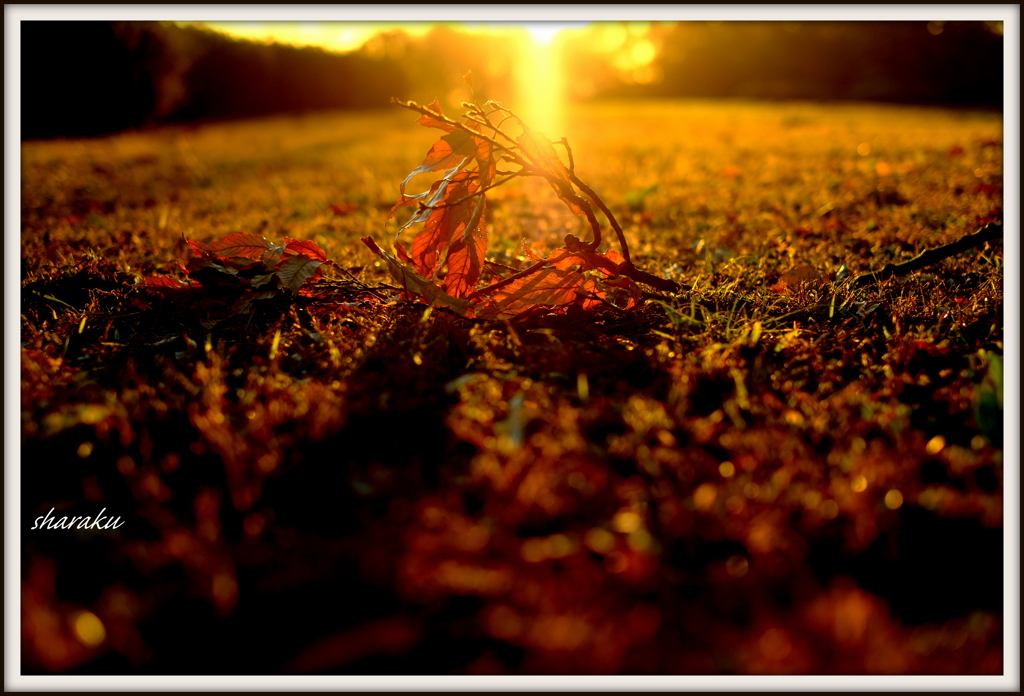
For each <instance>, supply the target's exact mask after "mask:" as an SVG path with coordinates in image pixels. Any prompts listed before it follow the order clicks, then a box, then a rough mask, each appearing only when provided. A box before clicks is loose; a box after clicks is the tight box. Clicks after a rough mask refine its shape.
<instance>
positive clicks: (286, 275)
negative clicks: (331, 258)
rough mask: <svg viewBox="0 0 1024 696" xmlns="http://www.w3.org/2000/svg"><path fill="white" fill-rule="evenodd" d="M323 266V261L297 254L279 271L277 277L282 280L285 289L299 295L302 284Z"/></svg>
mask: <svg viewBox="0 0 1024 696" xmlns="http://www.w3.org/2000/svg"><path fill="white" fill-rule="evenodd" d="M322 264H323V261H320V260H317V259H311V258H309V257H308V256H305V255H303V254H296V255H295V256H292V257H291V258H290V259H288V260H287V261H286V262H285V263H284V264H282V265H281V267H280V268H278V269H277V277H278V278H280V279H281V285H282V286H283V287H286V288H288V289H289V290H291V291H292V292H294V293H297V292H298V291H299V288H301V287H302V284H303V283H305V282H306V281H307V280H309V279H310V278H311V277H312V276H313V274H315V273H316V272H317V270H319V268H320V266H321V265H322Z"/></svg>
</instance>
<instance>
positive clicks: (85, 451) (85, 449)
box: [78, 441, 93, 459]
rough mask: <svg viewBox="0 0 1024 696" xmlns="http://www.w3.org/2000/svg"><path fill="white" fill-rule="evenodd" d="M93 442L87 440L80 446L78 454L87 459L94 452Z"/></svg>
mask: <svg viewBox="0 0 1024 696" xmlns="http://www.w3.org/2000/svg"><path fill="white" fill-rule="evenodd" d="M92 449H93V444H92V443H91V442H89V441H85V442H83V443H82V444H80V445H79V446H78V456H79V457H81V458H82V459H85V458H86V457H88V456H89V455H90V454H92Z"/></svg>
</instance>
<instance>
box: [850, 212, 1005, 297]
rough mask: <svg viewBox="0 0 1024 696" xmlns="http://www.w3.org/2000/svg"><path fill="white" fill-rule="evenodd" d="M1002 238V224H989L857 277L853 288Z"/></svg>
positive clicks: (915, 269)
mask: <svg viewBox="0 0 1024 696" xmlns="http://www.w3.org/2000/svg"><path fill="white" fill-rule="evenodd" d="M1002 236H1003V226H1002V224H1001V223H997V222H990V223H988V224H987V225H985V226H984V227H982V228H981V229H980V230H978V231H977V232H974V233H973V234H966V235H964V236H963V237H961V238H960V239H958V240H956V241H955V242H951V243H949V244H945V245H943V246H940V247H936V248H934V249H928V250H927V251H923V252H921V253H920V254H918V255H917V256H915V257H914V258H912V259H910V260H909V261H904V262H903V263H900V264H891V263H890V264H886V266H885V267H884V268H882V270H880V271H876V272H874V273H865V274H864V275H860V276H857V277H856V278H855V279H854V281H853V287H855V288H860V287H864V286H865V285H872V284H874V283H880V282H882V281H883V280H888V279H889V278H892V277H894V276H905V275H909V274H911V273H913V272H914V271H919V270H921V269H922V268H925V267H926V266H931V265H933V264H936V263H938V262H939V261H942V260H943V259H948V258H949V257H950V256H956V255H957V254H961V253H963V252H965V251H967V250H968V249H973V248H974V247H977V246H981V245H982V244H984V243H985V242H991V241H993V240H995V239H999V238H1000V237H1002Z"/></svg>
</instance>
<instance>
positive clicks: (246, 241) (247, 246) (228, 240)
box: [189, 232, 282, 259]
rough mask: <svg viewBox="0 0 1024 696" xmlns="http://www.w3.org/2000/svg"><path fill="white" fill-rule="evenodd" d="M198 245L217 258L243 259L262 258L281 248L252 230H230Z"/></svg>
mask: <svg viewBox="0 0 1024 696" xmlns="http://www.w3.org/2000/svg"><path fill="white" fill-rule="evenodd" d="M189 244H190V245H191V244H192V243H191V242H190V243H189ZM200 246H204V247H205V249H206V250H207V251H209V252H210V253H212V254H214V255H215V256H217V257H219V258H230V257H234V256H239V257H241V258H244V259H262V258H263V255H264V254H266V253H268V252H270V253H275V252H280V251H281V249H282V247H280V246H277V245H274V244H271V243H270V242H269V241H267V239H266V237H264V236H263V235H261V234H254V233H252V232H232V233H231V234H229V235H228V236H226V237H224V238H223V239H220V240H218V241H216V242H211V243H210V244H206V245H200ZM193 248H195V247H193Z"/></svg>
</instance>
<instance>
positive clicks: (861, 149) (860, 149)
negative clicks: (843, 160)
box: [857, 143, 871, 157]
mask: <svg viewBox="0 0 1024 696" xmlns="http://www.w3.org/2000/svg"><path fill="white" fill-rule="evenodd" d="M857 154H858V155H860V156H861V157H867V156H868V155H869V154H871V146H870V145H868V144H867V143H861V144H860V145H858V146H857Z"/></svg>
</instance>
